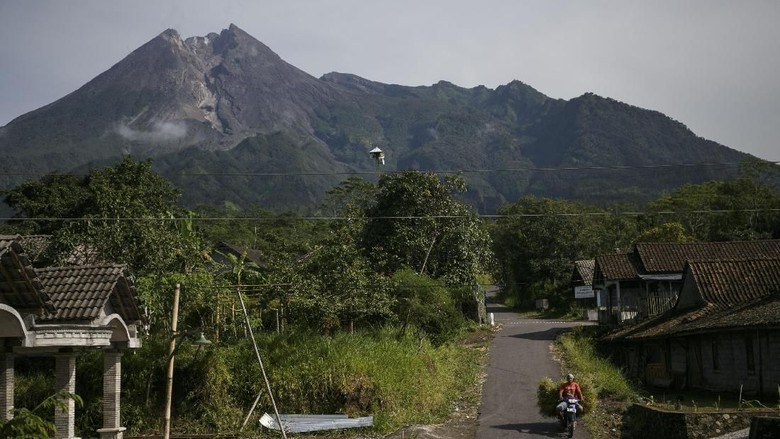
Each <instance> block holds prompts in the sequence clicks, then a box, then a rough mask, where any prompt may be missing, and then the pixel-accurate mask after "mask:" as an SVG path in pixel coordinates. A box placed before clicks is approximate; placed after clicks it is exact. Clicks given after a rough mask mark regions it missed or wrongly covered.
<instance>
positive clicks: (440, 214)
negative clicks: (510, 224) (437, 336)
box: [359, 171, 490, 285]
mask: <svg viewBox="0 0 780 439" xmlns="http://www.w3.org/2000/svg"><path fill="white" fill-rule="evenodd" d="M465 188H466V186H465V180H464V179H463V177H462V176H460V175H456V176H450V177H447V178H446V179H445V180H444V181H442V180H440V179H439V177H438V176H437V175H436V174H433V173H426V172H417V171H405V172H401V173H398V174H384V175H382V176H381V177H380V179H379V184H378V192H377V196H376V202H375V203H374V204H372V205H371V206H370V207H369V208H368V209H366V211H365V216H366V224H365V227H364V228H363V231H362V234H361V237H360V241H359V246H360V247H361V248H362V249H363V251H364V254H365V255H366V257H367V258H368V259H369V261H371V263H372V264H373V265H374V266H375V267H376V269H377V270H379V271H380V272H383V273H388V274H392V273H394V272H396V271H398V270H400V269H403V268H404V267H409V268H411V269H412V270H414V271H415V272H416V273H418V274H426V275H428V276H430V277H432V278H434V279H443V280H445V281H446V282H447V283H449V284H459V285H472V284H473V283H475V282H476V279H477V275H478V274H479V273H480V272H482V271H483V270H484V269H486V268H487V265H488V263H489V261H490V238H489V235H488V234H487V231H486V229H485V228H484V227H483V224H482V223H481V221H480V219H479V217H478V216H477V214H476V213H475V212H474V210H473V209H471V208H470V207H468V206H467V205H466V204H464V203H462V202H460V201H458V200H456V199H455V194H456V193H458V192H463V191H464V190H465Z"/></svg>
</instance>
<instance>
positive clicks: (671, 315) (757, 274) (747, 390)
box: [602, 254, 780, 396]
mask: <svg viewBox="0 0 780 439" xmlns="http://www.w3.org/2000/svg"><path fill="white" fill-rule="evenodd" d="M602 341H604V342H606V343H607V344H608V345H609V346H611V347H612V348H613V349H612V350H613V352H615V353H618V354H619V355H617V356H616V360H617V361H618V363H619V364H620V365H621V366H622V367H623V369H624V371H625V373H626V374H627V375H628V376H629V377H631V378H638V379H640V380H642V381H643V382H645V383H648V384H651V385H656V386H663V387H674V388H694V389H703V390H710V391H731V392H736V391H738V390H741V391H742V392H743V393H744V394H746V395H756V394H758V395H774V396H776V395H777V389H778V385H780V254H775V255H774V258H756V259H732V260H715V261H713V260H709V261H688V262H687V263H686V264H685V267H684V269H683V275H682V287H681V289H680V295H679V298H678V300H677V302H676V304H675V306H674V307H673V308H672V309H670V310H669V311H667V312H664V313H663V314H660V315H658V316H656V317H654V318H650V319H647V320H644V321H641V322H639V323H638V324H635V325H626V326H624V327H621V328H619V329H617V330H615V331H613V332H611V333H609V334H608V335H606V336H605V337H603V339H602Z"/></svg>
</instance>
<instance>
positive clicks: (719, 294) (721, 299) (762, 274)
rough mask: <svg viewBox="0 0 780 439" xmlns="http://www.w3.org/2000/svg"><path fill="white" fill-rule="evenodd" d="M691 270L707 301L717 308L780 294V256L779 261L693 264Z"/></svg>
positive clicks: (759, 260)
mask: <svg viewBox="0 0 780 439" xmlns="http://www.w3.org/2000/svg"><path fill="white" fill-rule="evenodd" d="M687 270H688V272H689V273H690V274H691V275H692V276H693V278H694V279H695V281H696V285H697V286H698V289H699V292H700V293H701V295H702V297H703V298H704V300H705V301H706V302H708V303H712V304H713V305H718V306H733V305H737V304H742V303H748V302H751V301H753V300H755V299H758V298H761V297H764V296H766V295H767V294H769V293H772V292H776V291H780V255H778V256H777V259H754V260H750V259H743V260H734V261H692V262H690V263H689V264H688V269H687Z"/></svg>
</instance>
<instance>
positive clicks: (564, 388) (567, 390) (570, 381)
mask: <svg viewBox="0 0 780 439" xmlns="http://www.w3.org/2000/svg"><path fill="white" fill-rule="evenodd" d="M564 395H572V396H574V397H575V398H577V412H578V413H582V405H580V403H579V401H582V389H581V388H580V385H579V384H577V382H576V381H574V374H571V373H569V374H566V382H565V383H563V384H562V385H561V387H560V388H559V389H558V400H559V401H561V402H560V403H559V404H558V405H557V406H556V407H555V409H556V410H557V411H558V417H559V418H560V417H563V412H564V410H566V400H565V399H564Z"/></svg>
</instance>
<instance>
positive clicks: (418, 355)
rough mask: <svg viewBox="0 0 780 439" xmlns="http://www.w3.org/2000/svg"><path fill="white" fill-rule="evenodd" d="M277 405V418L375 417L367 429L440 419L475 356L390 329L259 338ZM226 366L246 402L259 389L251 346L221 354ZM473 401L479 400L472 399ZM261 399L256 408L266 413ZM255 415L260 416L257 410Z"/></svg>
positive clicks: (475, 364) (468, 379)
mask: <svg viewBox="0 0 780 439" xmlns="http://www.w3.org/2000/svg"><path fill="white" fill-rule="evenodd" d="M258 344H259V349H260V352H261V355H262V356H263V357H264V364H265V365H266V369H267V372H268V375H269V380H270V382H271V387H272V390H273V392H274V396H275V400H276V404H277V406H278V409H279V411H280V412H282V413H311V414H326V413H346V414H349V415H353V416H366V415H373V416H374V431H376V432H379V433H385V432H389V431H392V430H394V429H397V428H399V427H401V426H403V425H407V424H412V423H438V422H443V421H444V420H446V419H447V417H448V415H449V414H450V413H451V412H452V408H453V405H454V404H455V402H456V401H457V400H458V399H459V398H462V397H463V395H468V394H469V391H468V390H469V389H472V388H474V387H475V386H476V385H477V383H478V380H479V371H480V357H479V354H478V353H477V352H476V351H474V350H471V349H468V348H466V347H463V346H460V345H459V344H455V343H447V344H443V345H440V346H434V345H432V344H431V343H429V342H428V341H427V339H426V338H424V337H419V336H417V335H415V334H414V333H407V334H405V335H402V336H401V335H399V331H398V330H397V329H389V328H388V329H381V330H377V331H375V332H370V333H369V332H366V333H356V334H346V333H344V334H336V335H334V336H325V335H320V334H313V333H297V334H286V335H281V336H280V335H276V334H266V335H262V336H261V337H260V339H258ZM220 357H221V358H222V359H223V360H224V361H226V362H227V363H229V364H232V365H234V366H236V365H241V367H231V368H230V369H232V373H233V378H232V380H231V381H232V382H233V383H240V384H239V386H237V387H236V388H234V389H233V390H232V391H231V394H233V395H234V396H235V397H236V399H237V403H238V404H243V405H246V406H248V405H250V404H251V402H252V400H253V399H254V398H255V396H256V395H257V394H258V393H260V392H263V384H262V375H261V374H260V371H259V366H257V361H256V359H255V358H254V353H253V351H252V348H251V346H248V345H244V346H243V349H241V348H240V347H237V348H236V349H229V350H226V352H223V353H221V354H220ZM473 397H475V398H478V396H473ZM268 402H269V401H268V400H267V399H265V401H264V402H261V404H264V406H262V407H261V408H260V409H259V410H265V411H269V412H270V410H271V407H270V405H269V404H268ZM259 414H261V413H259Z"/></svg>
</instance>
